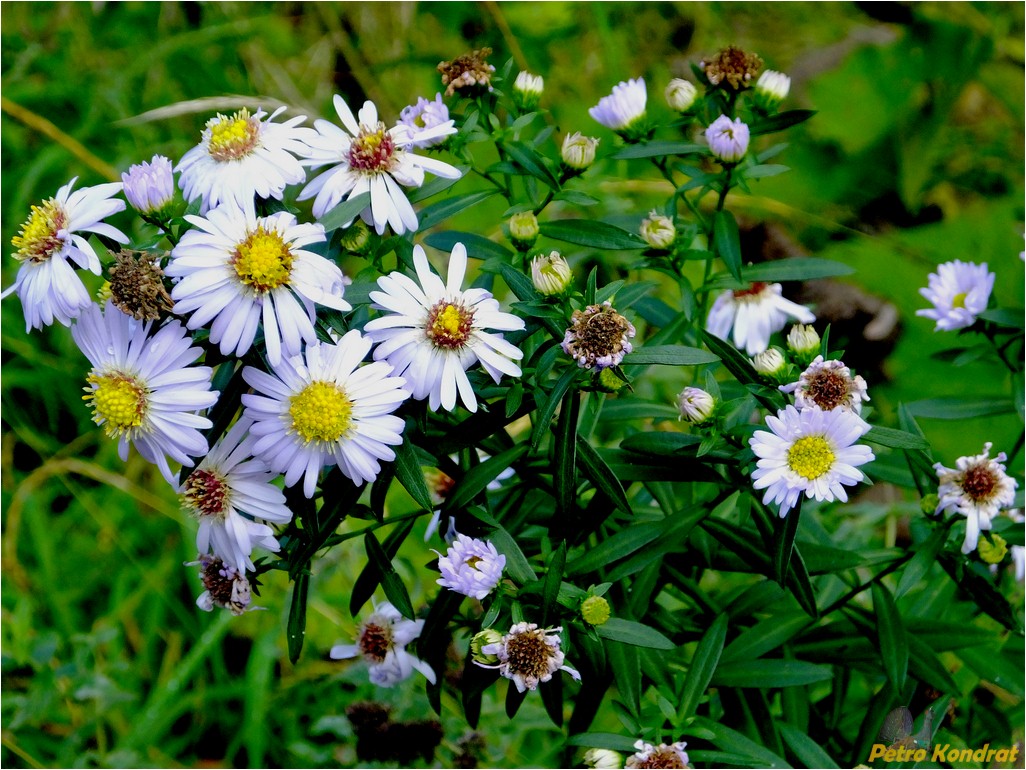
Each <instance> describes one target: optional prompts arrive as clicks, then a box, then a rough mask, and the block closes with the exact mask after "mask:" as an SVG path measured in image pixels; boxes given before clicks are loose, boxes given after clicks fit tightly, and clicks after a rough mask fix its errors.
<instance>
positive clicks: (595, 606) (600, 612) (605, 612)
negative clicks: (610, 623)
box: [581, 596, 609, 626]
mask: <svg viewBox="0 0 1026 770" xmlns="http://www.w3.org/2000/svg"><path fill="white" fill-rule="evenodd" d="M581 617H582V618H584V622H585V623H587V624H588V625H591V626H601V625H602V624H603V623H605V622H606V621H607V620H609V602H607V601H606V600H605V599H604V598H602V597H601V596H589V597H588V598H587V599H585V600H584V601H583V602H581Z"/></svg>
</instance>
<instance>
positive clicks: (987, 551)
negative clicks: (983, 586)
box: [976, 534, 1008, 564]
mask: <svg viewBox="0 0 1026 770" xmlns="http://www.w3.org/2000/svg"><path fill="white" fill-rule="evenodd" d="M976 548H977V550H979V552H980V558H981V559H983V561H984V562H986V563H987V564H1000V563H1001V560H1002V559H1004V558H1005V554H1007V553H1008V543H1007V542H1006V541H1005V539H1004V538H1003V537H1001V535H994V534H991V536H990V539H989V540H988V539H987V538H986V537H981V538H980V542H979V543H978V544H977V546H976Z"/></svg>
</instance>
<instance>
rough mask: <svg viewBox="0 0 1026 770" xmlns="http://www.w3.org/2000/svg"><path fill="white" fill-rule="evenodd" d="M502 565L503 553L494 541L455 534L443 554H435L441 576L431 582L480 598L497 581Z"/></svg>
mask: <svg viewBox="0 0 1026 770" xmlns="http://www.w3.org/2000/svg"><path fill="white" fill-rule="evenodd" d="M435 553H438V552H437V551H435ZM505 566H506V557H505V556H503V555H502V554H501V553H499V552H498V551H496V550H495V546H494V545H492V544H491V543H489V542H486V541H484V540H478V539H476V538H472V537H467V536H466V535H459V534H458V535H456V539H455V540H454V541H453V543H452V544H451V545H450V546H449V550H448V551H446V552H445V556H442V555H441V554H439V555H438V569H439V570H440V571H441V573H442V577H440V578H439V579H438V580H437V581H435V582H436V583H438V585H440V586H445V587H446V588H448V589H450V590H452V591H455V592H456V593H458V594H463V595H464V596H473V597H474V598H475V599H484V598H485V597H486V596H488V594H490V593H491V592H492V590H493V589H494V588H495V586H497V585H498V584H499V581H500V580H501V579H502V570H503V569H504V568H505Z"/></svg>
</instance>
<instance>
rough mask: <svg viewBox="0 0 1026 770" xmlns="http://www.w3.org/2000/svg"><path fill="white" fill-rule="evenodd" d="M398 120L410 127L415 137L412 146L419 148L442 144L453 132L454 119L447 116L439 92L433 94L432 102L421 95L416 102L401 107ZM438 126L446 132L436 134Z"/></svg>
mask: <svg viewBox="0 0 1026 770" xmlns="http://www.w3.org/2000/svg"><path fill="white" fill-rule="evenodd" d="M399 122H400V123H403V124H405V125H407V126H409V127H410V130H411V131H412V132H413V133H414V134H415V136H416V137H417V138H414V140H413V146H414V147H419V148H424V147H435V146H436V145H439V144H443V143H444V142H445V140H446V139H447V138H448V137H449V135H450V134H453V133H455V128H454V125H455V121H453V120H452V119H451V118H450V117H449V108H448V107H447V106H446V104H445V102H443V101H442V95H441V94H440V93H436V94H435V100H434V101H433V102H429V101H428V100H427V99H425V98H424V97H423V96H421V97H418V98H417V103H416V104H411V105H410V106H409V107H403V109H402V111H401V112H400V113H399ZM439 128H442V129H445V130H446V133H444V134H438V133H437V132H436V129H439ZM448 129H453V130H452V131H449V130H448ZM425 131H426V133H425ZM421 135H423V137H421ZM424 137H426V138H424Z"/></svg>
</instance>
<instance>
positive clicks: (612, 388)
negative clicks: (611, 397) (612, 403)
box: [595, 368, 627, 393]
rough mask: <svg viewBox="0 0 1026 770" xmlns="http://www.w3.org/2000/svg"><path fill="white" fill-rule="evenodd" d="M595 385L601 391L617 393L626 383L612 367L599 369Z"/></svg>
mask: <svg viewBox="0 0 1026 770" xmlns="http://www.w3.org/2000/svg"><path fill="white" fill-rule="evenodd" d="M595 384H596V387H597V388H598V390H601V391H602V392H603V393H619V392H620V391H621V390H623V389H624V388H626V387H627V383H626V382H624V381H623V380H622V379H620V378H619V377H617V376H616V374H615V373H614V372H613V370H612V369H609V368H606V369H600V370H599V373H598V379H597V381H596V383H595Z"/></svg>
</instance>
